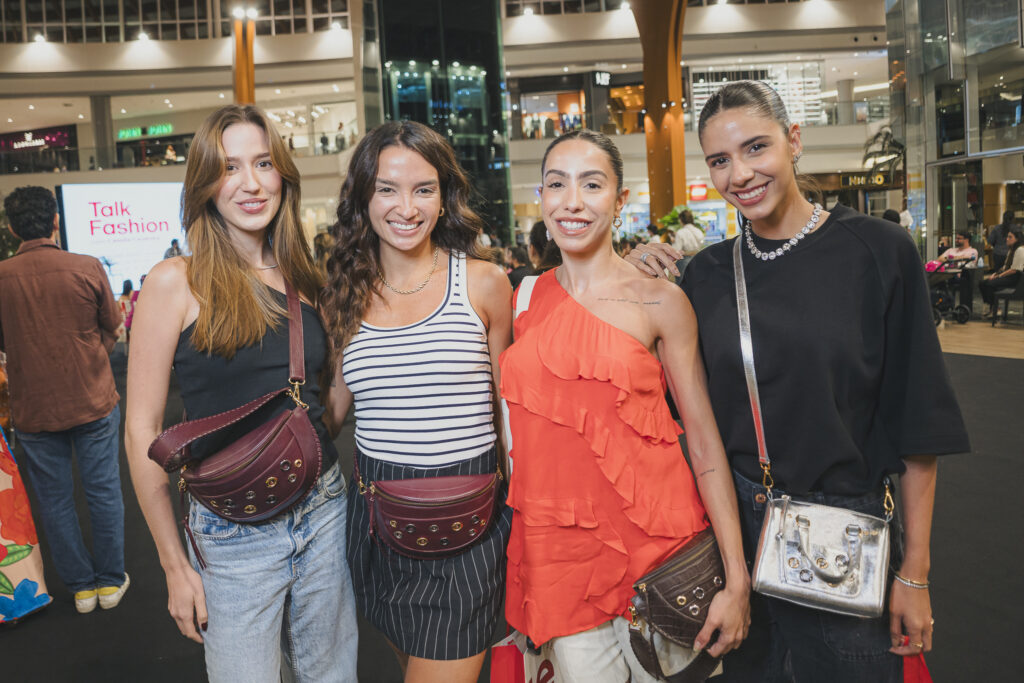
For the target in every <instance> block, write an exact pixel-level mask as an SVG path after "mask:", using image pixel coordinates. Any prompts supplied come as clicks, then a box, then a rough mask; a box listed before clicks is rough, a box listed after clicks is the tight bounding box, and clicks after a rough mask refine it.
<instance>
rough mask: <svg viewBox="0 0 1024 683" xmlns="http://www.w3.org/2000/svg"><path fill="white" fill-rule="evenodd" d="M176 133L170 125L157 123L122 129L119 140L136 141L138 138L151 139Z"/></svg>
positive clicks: (118, 132) (118, 136) (119, 132)
mask: <svg viewBox="0 0 1024 683" xmlns="http://www.w3.org/2000/svg"><path fill="white" fill-rule="evenodd" d="M173 132H174V126H173V125H171V124H170V123H157V124H155V125H152V126H134V127H132V128H122V129H120V130H119V131H117V139H118V140H134V139H136V138H151V137H156V136H158V135H170V134H171V133H173Z"/></svg>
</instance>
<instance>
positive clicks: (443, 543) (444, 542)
mask: <svg viewBox="0 0 1024 683" xmlns="http://www.w3.org/2000/svg"><path fill="white" fill-rule="evenodd" d="M440 542H441V547H442V548H447V547H448V546H449V545H451V543H452V542H451V541H449V540H448V537H447V536H444V537H443V538H441V541H440Z"/></svg>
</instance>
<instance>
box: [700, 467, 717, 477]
mask: <svg viewBox="0 0 1024 683" xmlns="http://www.w3.org/2000/svg"><path fill="white" fill-rule="evenodd" d="M714 471H715V468H714V467H712V468H710V469H707V470H704V471H703V472H701V473H700V474H698V475H697V476H698V477H703V476H704V475H705V474H711V473H712V472H714Z"/></svg>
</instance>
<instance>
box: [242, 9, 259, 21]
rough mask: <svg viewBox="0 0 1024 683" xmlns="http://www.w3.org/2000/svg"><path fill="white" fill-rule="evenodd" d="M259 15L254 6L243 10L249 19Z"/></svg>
mask: <svg viewBox="0 0 1024 683" xmlns="http://www.w3.org/2000/svg"><path fill="white" fill-rule="evenodd" d="M259 15H260V13H259V12H257V11H256V8H254V7H250V8H249V9H247V10H245V16H247V17H249V18H250V19H255V18H256V17H258V16H259Z"/></svg>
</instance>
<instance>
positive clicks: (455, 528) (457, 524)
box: [452, 522, 462, 531]
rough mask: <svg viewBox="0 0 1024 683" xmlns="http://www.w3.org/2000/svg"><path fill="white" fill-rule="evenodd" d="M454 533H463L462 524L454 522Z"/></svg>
mask: <svg viewBox="0 0 1024 683" xmlns="http://www.w3.org/2000/svg"><path fill="white" fill-rule="evenodd" d="M452 531H462V522H452Z"/></svg>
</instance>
